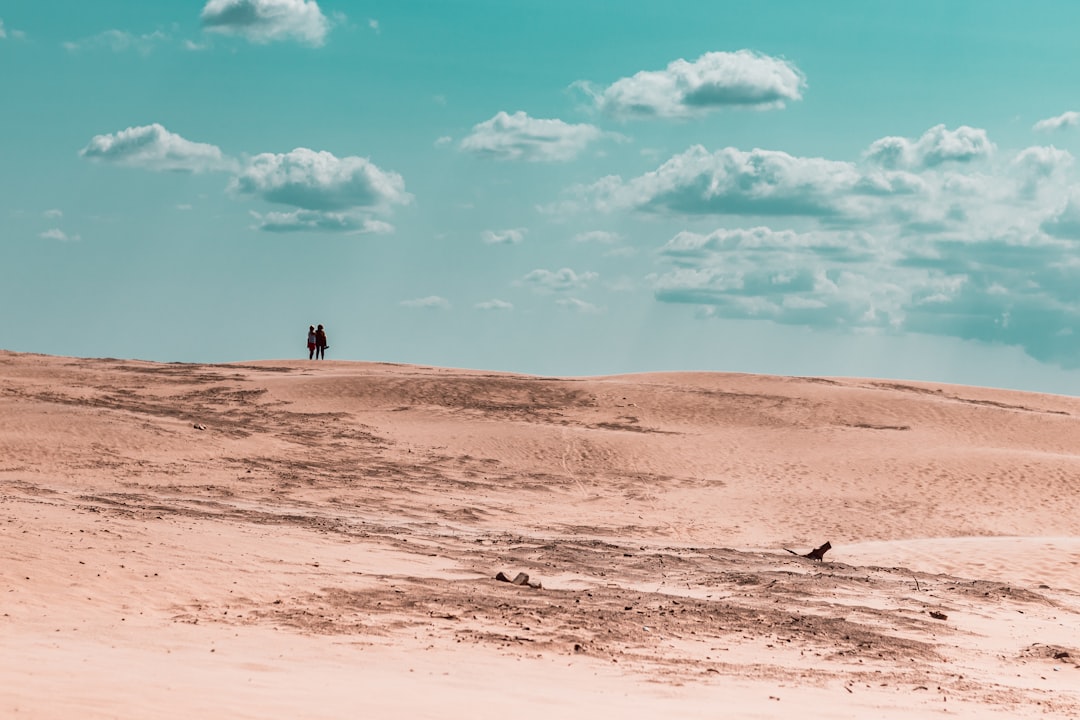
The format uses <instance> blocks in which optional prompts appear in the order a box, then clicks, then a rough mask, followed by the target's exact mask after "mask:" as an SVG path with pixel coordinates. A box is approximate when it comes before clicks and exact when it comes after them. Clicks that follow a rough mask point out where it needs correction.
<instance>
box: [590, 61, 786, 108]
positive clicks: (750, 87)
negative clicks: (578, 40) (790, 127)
mask: <svg viewBox="0 0 1080 720" xmlns="http://www.w3.org/2000/svg"><path fill="white" fill-rule="evenodd" d="M577 86H578V87H580V88H582V89H583V90H585V91H586V92H587V93H588V94H589V95H590V96H591V97H592V99H593V101H594V102H595V103H596V106H597V108H599V109H600V110H601V111H602V112H604V113H606V114H609V115H612V116H614V117H618V118H640V117H659V118H688V117H694V116H698V115H702V114H704V113H706V112H708V111H710V110H715V109H718V108H723V107H744V108H754V109H761V110H764V109H772V108H781V107H784V104H785V103H786V102H788V101H792V100H800V99H802V91H803V89H804V88H805V87H806V78H805V76H804V75H803V73H802V71H800V70H799V68H797V67H796V66H795V65H794V64H792V63H790V62H788V61H787V60H783V59H780V58H774V57H770V56H768V55H763V54H761V53H757V52H753V51H751V50H739V51H737V52H710V53H706V54H704V55H702V56H701V57H699V58H698V59H697V60H695V61H693V62H688V61H687V60H684V59H679V60H675V61H674V62H672V63H670V64H669V65H668V66H667V68H665V69H664V70H656V71H648V70H643V71H641V72H639V73H637V74H635V75H633V76H631V77H626V78H621V79H620V80H617V81H615V82H614V83H612V84H611V85H609V86H608V87H606V88H597V87H595V86H594V85H592V84H591V83H588V82H579V83H577Z"/></svg>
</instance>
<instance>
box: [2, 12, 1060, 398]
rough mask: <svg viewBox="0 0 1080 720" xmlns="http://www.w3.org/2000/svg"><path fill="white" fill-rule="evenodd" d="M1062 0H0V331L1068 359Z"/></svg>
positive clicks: (119, 354)
mask: <svg viewBox="0 0 1080 720" xmlns="http://www.w3.org/2000/svg"><path fill="white" fill-rule="evenodd" d="M1077 27H1080V3H1075V2H1073V1H1072V0H1061V1H1059V2H1054V1H1051V0H1042V1H1039V2H1035V3H1016V2H1012V1H1008V2H1006V1H1003V0H952V1H951V2H947V3H942V2H940V1H939V0H933V1H924V0H906V1H905V2H876V3H868V2H865V1H863V0H851V1H850V2H848V1H845V2H840V1H833V0H823V1H822V2H814V3H809V2H802V1H799V0H788V1H781V0H760V1H758V2H738V3H736V2H716V1H715V0H710V1H706V0H701V1H689V0H667V1H666V2H663V3H614V2H601V1H600V0H594V1H590V0H574V1H573V2H569V1H567V0H546V2H544V3H524V2H509V1H507V0H499V1H496V0H455V1H454V2H445V1H438V0H427V1H421V0H386V1H382V0H379V1H373V2H365V1H364V0H318V2H316V1H315V0H197V1H191V2H188V1H186V0H174V1H171V2H167V3H165V2H145V1H144V0H95V2H92V3H90V2H85V1H84V0H37V1H35V2H27V1H26V0H0V306H2V308H3V312H2V313H0V348H4V349H7V350H13V351H20V352H36V353H47V354H53V355H65V356H78V357H115V358H139V359H146V360H155V361H164V362H231V361H247V360H257V359H278V358H306V357H307V352H306V347H305V341H306V335H307V328H308V326H309V325H313V324H323V325H325V326H326V328H327V332H328V336H329V344H330V349H329V351H328V352H327V357H328V359H337V360H369V361H383V362H407V363H420V364H426V365H439V366H447V367H468V368H477V369H488V370H500V371H513V372H522V373H531V374H541V375H563V376H567V375H569V376H583V375H601V374H615V373H628V372H645V371H670V370H702V371H725V372H750V373H769V374H782V375H796V376H803V375H815V376H817V375H824V376H849V377H850V376H857V377H876V378H892V379H910V380H928V381H939V382H949V383H960V384H968V385H985V386H994V387H1003V388H1015V389H1025V390H1034V391H1040V392H1052V393H1061V394H1070V395H1076V394H1080V184H1078V181H1080V167H1078V164H1077V162H1076V156H1077V154H1080V89H1078V88H1080V86H1078V85H1077V84H1076V82H1075V81H1074V80H1073V78H1074V76H1075V75H1076V73H1077V70H1078V69H1080V43H1077V42H1076V41H1075V28H1077Z"/></svg>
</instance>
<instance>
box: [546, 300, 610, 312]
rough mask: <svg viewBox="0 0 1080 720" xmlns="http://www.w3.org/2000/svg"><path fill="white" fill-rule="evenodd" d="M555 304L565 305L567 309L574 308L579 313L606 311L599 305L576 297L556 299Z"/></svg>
mask: <svg viewBox="0 0 1080 720" xmlns="http://www.w3.org/2000/svg"><path fill="white" fill-rule="evenodd" d="M555 304H557V305H559V306H561V307H564V308H566V309H567V310H574V311H576V312H579V313H587V314H590V315H593V314H598V313H602V312H603V311H604V310H603V308H601V307H598V306H597V305H593V304H592V303H590V302H586V301H584V300H579V299H578V298H574V297H567V298H559V299H558V300H556V301H555Z"/></svg>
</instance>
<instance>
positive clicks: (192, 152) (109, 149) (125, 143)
mask: <svg viewBox="0 0 1080 720" xmlns="http://www.w3.org/2000/svg"><path fill="white" fill-rule="evenodd" d="M79 155H81V156H82V157H84V158H87V159H89V160H96V161H101V162H111V163H117V164H120V165H128V166H131V167H140V168H145V169H147V170H167V171H177V172H195V173H198V172H210V171H215V170H231V169H233V168H234V167H235V166H236V163H235V161H234V160H232V159H230V158H228V157H226V156H225V155H224V154H222V152H221V149H220V148H218V147H216V146H214V145H208V144H206V143H198V142H192V141H190V140H185V139H184V138H182V137H181V136H179V135H177V134H175V133H171V132H169V131H168V130H166V129H165V128H164V127H162V126H161V125H159V124H158V123H154V124H152V125H143V126H141V127H129V128H127V129H126V130H121V131H120V132H117V133H109V134H106V135H95V136H94V137H93V138H92V139H91V140H90V142H89V144H87V146H86V147H84V148H83V149H82V150H80V151H79Z"/></svg>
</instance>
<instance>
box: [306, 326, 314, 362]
mask: <svg viewBox="0 0 1080 720" xmlns="http://www.w3.org/2000/svg"><path fill="white" fill-rule="evenodd" d="M314 357H315V326H314V325H309V326H308V331H307V359H308V360H311V359H312V358H314Z"/></svg>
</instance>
